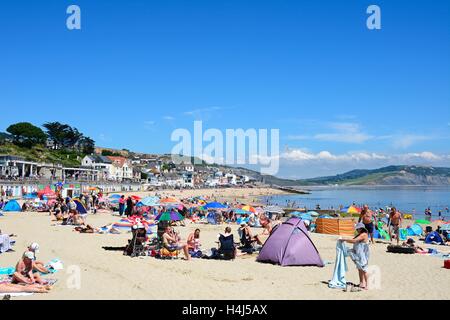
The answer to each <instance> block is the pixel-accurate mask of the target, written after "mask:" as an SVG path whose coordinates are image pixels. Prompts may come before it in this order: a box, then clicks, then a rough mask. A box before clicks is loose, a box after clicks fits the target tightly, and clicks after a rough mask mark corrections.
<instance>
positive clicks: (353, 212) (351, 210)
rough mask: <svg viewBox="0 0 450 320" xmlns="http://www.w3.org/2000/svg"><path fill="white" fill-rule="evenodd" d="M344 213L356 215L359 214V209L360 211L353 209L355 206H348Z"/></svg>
mask: <svg viewBox="0 0 450 320" xmlns="http://www.w3.org/2000/svg"><path fill="white" fill-rule="evenodd" d="M344 212H346V213H349V214H356V213H361V209H360V208H357V207H355V206H350V207H348V208H347V210H346V211H344Z"/></svg>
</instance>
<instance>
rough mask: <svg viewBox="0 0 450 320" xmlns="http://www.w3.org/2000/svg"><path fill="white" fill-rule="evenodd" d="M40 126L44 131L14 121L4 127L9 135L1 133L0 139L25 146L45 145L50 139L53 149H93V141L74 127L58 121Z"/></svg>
mask: <svg viewBox="0 0 450 320" xmlns="http://www.w3.org/2000/svg"><path fill="white" fill-rule="evenodd" d="M42 127H43V128H44V129H45V132H44V130H42V129H41V128H39V127H36V126H35V125H33V124H31V123H29V122H19V123H15V124H12V125H10V126H9V127H8V128H7V129H6V132H8V133H9V134H10V136H8V135H7V134H4V133H3V134H2V135H1V136H0V138H1V139H0V140H6V139H8V138H9V139H10V140H11V141H12V143H14V144H15V145H18V146H20V147H26V148H32V147H34V146H36V145H45V144H46V143H47V141H51V142H52V145H53V148H54V149H66V150H73V151H79V152H82V153H84V154H90V153H93V152H94V150H95V141H94V140H93V139H91V138H89V137H87V136H85V135H84V134H82V133H81V132H80V131H79V130H78V129H77V128H75V127H71V126H70V125H68V124H62V123H59V122H46V123H44V124H43V125H42Z"/></svg>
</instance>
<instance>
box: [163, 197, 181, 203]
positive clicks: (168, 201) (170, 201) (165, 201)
mask: <svg viewBox="0 0 450 320" xmlns="http://www.w3.org/2000/svg"><path fill="white" fill-rule="evenodd" d="M159 203H161V204H168V203H181V201H180V200H178V199H177V198H171V197H167V198H164V199H161V200H160V201H159Z"/></svg>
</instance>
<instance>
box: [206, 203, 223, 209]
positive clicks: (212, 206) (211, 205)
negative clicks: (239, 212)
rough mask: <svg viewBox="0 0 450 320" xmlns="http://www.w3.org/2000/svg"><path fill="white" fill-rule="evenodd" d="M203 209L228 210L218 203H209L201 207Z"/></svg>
mask: <svg viewBox="0 0 450 320" xmlns="http://www.w3.org/2000/svg"><path fill="white" fill-rule="evenodd" d="M203 208H205V209H226V208H228V207H227V206H226V205H224V204H222V203H220V202H210V203H208V204H206V205H204V206H203Z"/></svg>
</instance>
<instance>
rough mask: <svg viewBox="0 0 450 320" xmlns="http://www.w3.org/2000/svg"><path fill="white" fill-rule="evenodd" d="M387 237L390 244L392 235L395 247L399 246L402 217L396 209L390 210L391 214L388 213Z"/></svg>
mask: <svg viewBox="0 0 450 320" xmlns="http://www.w3.org/2000/svg"><path fill="white" fill-rule="evenodd" d="M389 220H390V226H389V237H390V238H391V242H392V235H393V234H394V235H395V236H396V238H397V245H398V244H400V227H401V223H402V215H401V214H400V212H398V211H397V209H396V208H391V212H390V213H389Z"/></svg>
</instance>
